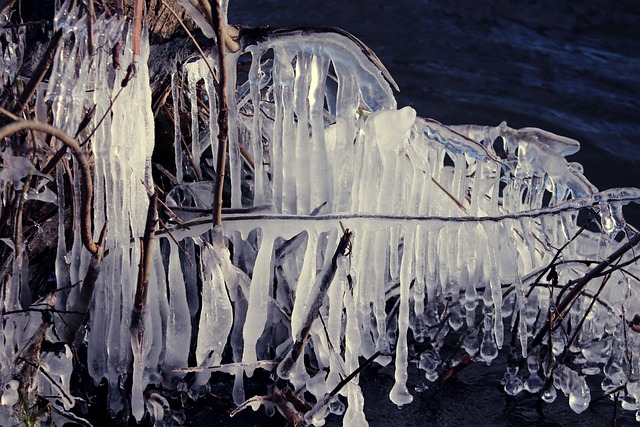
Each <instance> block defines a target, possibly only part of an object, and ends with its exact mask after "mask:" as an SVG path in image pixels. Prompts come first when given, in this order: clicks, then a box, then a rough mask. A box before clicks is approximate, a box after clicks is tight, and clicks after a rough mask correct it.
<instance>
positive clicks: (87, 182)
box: [0, 120, 99, 255]
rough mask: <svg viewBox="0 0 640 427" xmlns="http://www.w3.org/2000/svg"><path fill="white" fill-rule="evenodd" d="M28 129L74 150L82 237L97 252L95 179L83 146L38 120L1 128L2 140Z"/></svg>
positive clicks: (89, 249) (91, 250)
mask: <svg viewBox="0 0 640 427" xmlns="http://www.w3.org/2000/svg"><path fill="white" fill-rule="evenodd" d="M27 129H29V130H35V131H39V132H44V133H47V134H49V135H51V136H53V137H55V138H58V139H59V140H60V141H61V142H62V143H63V144H65V145H67V146H68V147H69V148H70V149H71V151H72V152H73V155H74V157H75V158H76V160H77V162H78V169H79V170H80V188H81V193H82V194H81V199H82V200H81V202H82V208H81V209H82V211H81V218H82V230H81V233H80V235H81V237H82V243H83V245H84V247H85V248H87V250H88V251H89V252H91V253H92V254H93V255H95V254H97V253H98V250H99V249H98V246H97V245H96V244H95V242H94V241H93V237H92V235H91V202H92V200H93V181H92V179H91V168H90V166H89V162H88V161H87V157H86V156H85V154H84V152H83V151H82V148H80V145H79V144H78V142H77V141H76V140H75V139H73V138H71V137H70V136H69V135H67V133H66V132H64V131H63V130H62V129H59V128H57V127H55V126H51V125H49V124H47V123H42V122H37V121H34V120H22V121H18V122H13V123H10V124H8V125H6V126H4V127H2V128H0V140H2V139H4V138H7V137H9V136H11V135H13V134H14V133H16V132H20V131H23V130H27Z"/></svg>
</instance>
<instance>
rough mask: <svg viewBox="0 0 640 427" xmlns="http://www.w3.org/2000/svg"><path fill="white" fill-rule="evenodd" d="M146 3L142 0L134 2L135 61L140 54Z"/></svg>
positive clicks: (133, 34)
mask: <svg viewBox="0 0 640 427" xmlns="http://www.w3.org/2000/svg"><path fill="white" fill-rule="evenodd" d="M143 11H144V4H143V2H142V0H135V3H134V4H133V33H132V38H133V61H134V62H135V61H136V59H137V57H138V56H140V37H141V36H142V12H143Z"/></svg>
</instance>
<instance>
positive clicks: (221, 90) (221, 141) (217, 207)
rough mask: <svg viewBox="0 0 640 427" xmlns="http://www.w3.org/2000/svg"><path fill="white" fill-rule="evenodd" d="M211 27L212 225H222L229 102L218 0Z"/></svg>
mask: <svg viewBox="0 0 640 427" xmlns="http://www.w3.org/2000/svg"><path fill="white" fill-rule="evenodd" d="M211 24H212V27H213V29H214V30H215V33H216V37H217V38H218V43H217V47H218V67H219V68H220V84H219V85H218V86H217V89H218V129H219V131H218V163H217V165H216V182H215V190H214V191H215V193H214V199H213V226H214V227H221V226H222V192H223V191H222V190H223V188H224V175H225V168H226V164H227V143H228V136H229V104H228V100H227V68H226V62H225V58H226V53H227V52H226V48H225V45H224V43H223V42H222V41H223V40H225V25H224V22H223V17H222V11H221V9H220V1H219V0H216V7H215V12H214V16H213V19H212V22H211Z"/></svg>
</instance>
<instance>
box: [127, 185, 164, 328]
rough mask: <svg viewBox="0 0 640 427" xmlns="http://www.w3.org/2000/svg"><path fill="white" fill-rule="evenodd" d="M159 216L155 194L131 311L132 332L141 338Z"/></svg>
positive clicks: (151, 203)
mask: <svg viewBox="0 0 640 427" xmlns="http://www.w3.org/2000/svg"><path fill="white" fill-rule="evenodd" d="M157 215H158V194H157V193H153V194H152V195H151V197H150V198H149V210H148V211H147V224H146V226H145V230H144V237H143V239H142V241H141V242H140V248H141V253H140V267H139V269H138V286H137V289H136V296H135V301H134V305H133V310H132V311H131V331H132V333H133V332H134V333H137V334H138V336H139V337H141V336H142V334H144V311H145V307H146V305H147V292H148V290H149V273H150V271H151V266H152V264H153V262H152V260H153V253H152V247H153V240H154V237H155V228H156V218H157Z"/></svg>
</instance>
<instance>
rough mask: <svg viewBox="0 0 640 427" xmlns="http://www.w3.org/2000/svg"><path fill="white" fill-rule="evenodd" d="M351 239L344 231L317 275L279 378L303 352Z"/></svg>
mask: <svg viewBox="0 0 640 427" xmlns="http://www.w3.org/2000/svg"><path fill="white" fill-rule="evenodd" d="M352 237H353V233H352V232H351V231H349V229H346V230H345V232H344V234H343V235H342V237H341V238H340V242H339V243H338V247H337V248H336V251H335V252H334V254H333V257H332V258H331V261H330V262H328V263H327V264H325V266H324V267H323V268H322V271H320V273H318V276H317V278H316V282H315V283H314V290H313V291H312V294H310V295H309V301H310V302H309V307H308V310H307V313H306V315H305V318H304V320H303V323H302V327H301V328H300V331H299V332H298V334H297V336H296V340H295V342H294V343H293V347H292V348H291V350H290V351H289V353H288V354H287V355H286V356H285V358H284V359H283V360H282V362H281V363H280V366H278V374H279V375H280V377H281V378H285V379H286V377H287V376H288V375H289V372H290V371H291V369H292V368H293V366H294V364H295V363H296V361H297V360H298V358H299V357H300V356H301V355H302V353H303V352H304V346H305V344H306V342H307V339H308V338H309V333H310V332H311V326H312V325H313V321H314V320H315V319H316V317H318V313H320V307H321V306H322V301H323V300H324V297H325V295H326V293H327V290H328V289H329V285H330V284H331V282H332V281H333V278H334V277H335V275H336V271H337V270H338V258H339V257H341V256H345V254H346V253H347V251H348V250H349V248H350V247H351V238H352Z"/></svg>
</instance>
